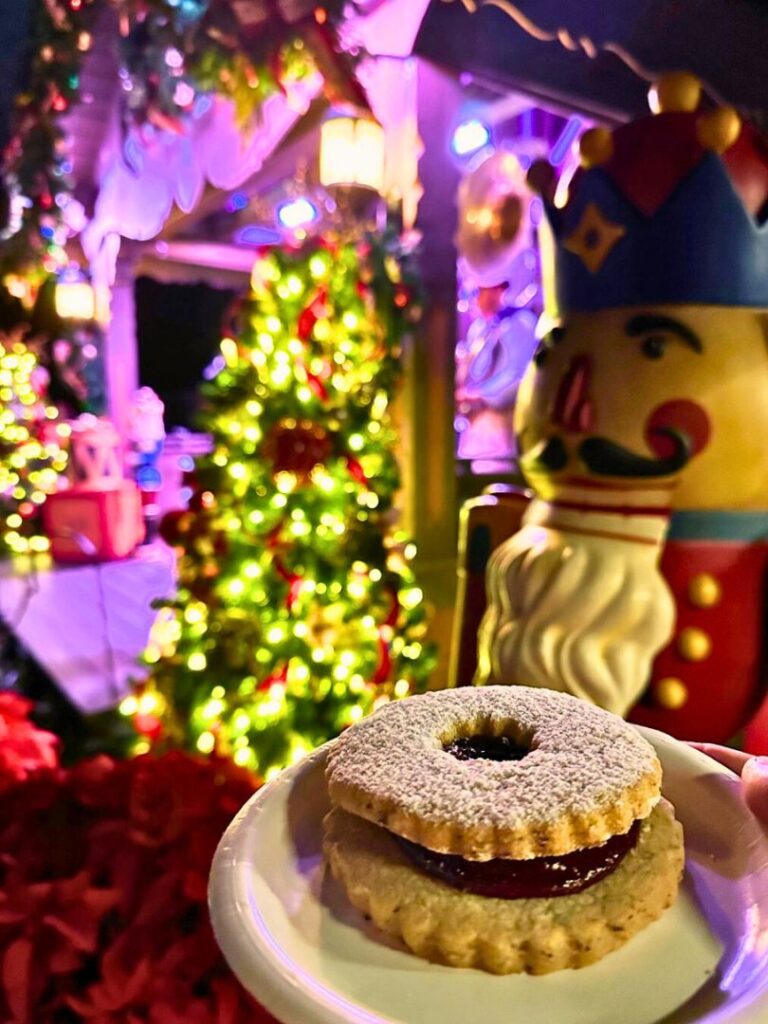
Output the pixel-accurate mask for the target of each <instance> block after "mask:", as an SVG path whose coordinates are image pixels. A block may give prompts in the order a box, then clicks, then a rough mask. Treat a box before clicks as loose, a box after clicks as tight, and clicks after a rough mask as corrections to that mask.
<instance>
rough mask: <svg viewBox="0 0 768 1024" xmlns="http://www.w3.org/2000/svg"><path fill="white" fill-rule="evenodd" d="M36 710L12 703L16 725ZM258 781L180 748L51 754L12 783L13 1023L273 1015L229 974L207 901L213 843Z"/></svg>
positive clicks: (260, 1019) (5, 919)
mask: <svg viewBox="0 0 768 1024" xmlns="http://www.w3.org/2000/svg"><path fill="white" fill-rule="evenodd" d="M27 713H28V706H27V705H26V702H22V703H21V704H14V702H13V701H12V702H10V703H9V704H8V705H6V715H5V719H6V722H7V721H8V720H11V719H12V720H14V722H15V723H16V724H17V725H20V726H22V727H23V728H27V727H29V723H28V722H27V720H26V714H27ZM46 749H49V748H46ZM54 749H55V748H54ZM257 785H258V780H257V779H256V778H254V777H253V776H252V775H250V774H249V773H248V772H247V771H245V770H244V769H241V768H238V767H237V766H235V765H233V764H232V763H231V762H230V761H228V760H226V759H222V758H203V757H196V756H191V755H187V754H183V753H180V752H176V753H171V754H166V755H164V756H162V757H155V756H151V755H147V756H144V757H140V758H136V759H135V760H132V761H126V762H115V761H113V760H111V759H110V758H106V757H100V758H94V759H92V760H90V761H87V762H84V763H83V764H81V765H78V766H77V767H76V768H73V769H69V770H64V769H54V768H52V767H51V766H50V761H45V760H44V761H43V767H42V768H41V769H40V770H39V771H34V772H33V773H32V774H30V775H28V776H26V777H25V778H24V779H23V780H22V781H20V782H18V783H16V784H13V785H11V784H10V783H6V788H5V789H4V790H3V789H0V1021H2V1024H53V1022H54V1021H57V1020H60V1019H61V1020H64V1019H67V1020H68V1019H70V1018H71V1017H72V1015H76V1016H77V1019H81V1020H83V1021H87V1022H88V1024H275V1022H274V1021H273V1018H272V1017H270V1016H269V1014H267V1013H266V1011H264V1010H262V1009H261V1008H260V1007H258V1006H257V1005H256V1004H255V1003H254V1002H253V1000H251V998H250V997H249V996H248V995H247V994H246V993H245V991H244V990H243V989H242V988H241V986H240V985H239V983H238V982H237V980H236V979H235V978H234V977H233V976H232V974H231V973H230V971H229V969H228V967H227V965H226V963H225V962H224V960H223V958H222V956H221V954H220V952H219V950H218V947H217V946H216V942H215V939H214V936H213V932H212V930H211V926H210V921H209V919H208V910H207V904H206V888H207V879H208V874H209V872H210V865H211V859H212V857H213V853H214V851H215V848H216V845H217V843H218V841H219V839H220V837H221V835H222V833H223V831H224V829H225V828H226V826H227V825H228V824H229V822H230V821H231V819H232V817H233V816H234V814H235V813H236V812H237V811H238V810H239V808H240V807H241V806H242V804H243V803H245V801H246V800H247V799H248V797H249V796H250V795H251V793H252V792H253V791H254V789H255V788H257Z"/></svg>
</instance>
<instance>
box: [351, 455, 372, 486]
mask: <svg viewBox="0 0 768 1024" xmlns="http://www.w3.org/2000/svg"><path fill="white" fill-rule="evenodd" d="M346 461H347V469H348V470H349V472H350V473H351V475H352V476H353V477H354V478H355V480H357V482H358V483H359V484H363V486H364V487H367V486H368V477H367V476H366V475H365V471H364V470H363V467H362V466H361V465H360V463H359V462H358V461H357V459H356V458H354V457H353V456H352V455H348V456H347V459H346Z"/></svg>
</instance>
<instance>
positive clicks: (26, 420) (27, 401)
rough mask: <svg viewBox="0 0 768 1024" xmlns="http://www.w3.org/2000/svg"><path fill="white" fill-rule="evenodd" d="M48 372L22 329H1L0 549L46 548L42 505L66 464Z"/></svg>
mask: <svg viewBox="0 0 768 1024" xmlns="http://www.w3.org/2000/svg"><path fill="white" fill-rule="evenodd" d="M47 384H48V373H47V371H46V370H45V369H44V367H42V366H41V365H40V364H39V362H38V359H37V356H36V355H35V353H34V351H33V350H32V349H31V348H29V347H28V346H27V345H26V344H25V343H24V342H23V341H22V339H21V335H20V334H15V335H10V336H9V335H0V554H2V553H3V552H4V551H5V552H6V553H11V554H24V553H26V552H29V551H32V552H41V551H47V550H48V539H47V538H46V537H44V536H42V534H41V532H40V507H41V505H42V504H43V502H44V501H45V497H46V495H47V494H50V493H51V491H54V490H55V489H56V487H57V485H58V481H59V476H60V475H61V473H63V472H64V470H65V469H66V465H67V454H66V451H65V450H64V449H62V448H61V447H60V446H59V443H58V440H57V436H58V435H57V431H61V430H64V431H66V429H67V428H66V426H65V425H64V424H60V425H59V426H58V427H56V425H55V424H54V422H53V421H55V420H56V419H57V417H58V412H57V410H56V409H55V408H54V407H53V406H52V405H49V404H48V403H47V402H46V401H45V392H46V388H47Z"/></svg>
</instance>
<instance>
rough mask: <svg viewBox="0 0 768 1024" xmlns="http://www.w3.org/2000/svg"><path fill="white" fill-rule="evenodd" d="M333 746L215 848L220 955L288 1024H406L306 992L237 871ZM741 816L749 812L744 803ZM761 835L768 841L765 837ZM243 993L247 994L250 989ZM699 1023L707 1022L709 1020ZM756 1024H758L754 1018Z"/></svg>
mask: <svg viewBox="0 0 768 1024" xmlns="http://www.w3.org/2000/svg"><path fill="white" fill-rule="evenodd" d="M630 724H633V723H630ZM633 728H635V729H637V730H638V731H639V732H640V733H641V734H642V735H643V736H644V737H645V738H646V739H648V740H649V742H651V743H652V744H653V746H654V747H655V748H657V747H659V746H662V747H669V748H672V749H673V750H674V749H678V750H679V749H681V750H682V751H684V753H685V755H686V760H688V761H689V763H691V764H692V766H694V765H695V766H698V768H699V769H700V770H706V771H707V772H708V773H710V774H711V773H713V772H714V773H715V774H719V775H723V776H725V777H726V778H729V779H731V780H737V779H738V775H737V774H736V773H735V772H733V771H731V769H729V768H727V767H726V766H725V765H722V764H720V762H718V761H716V760H714V759H713V758H712V757H710V756H709V755H708V754H705V753H703V752H702V751H700V750H697V749H696V748H695V747H692V746H690V745H688V744H687V743H685V742H684V741H682V740H677V739H675V738H674V737H672V736H670V735H668V734H667V733H664V732H661V731H660V730H658V729H652V728H650V727H647V726H641V725H634V724H633ZM335 742H336V740H330V741H329V742H327V743H325V744H323V745H322V746H321V747H318V748H317V749H316V750H314V751H312V752H311V753H310V754H308V755H307V756H306V757H304V758H302V759H301V760H300V761H299V762H297V763H296V764H294V765H291V766H290V767H288V768H286V769H285V770H284V771H282V772H281V773H280V774H279V775H278V776H277V777H276V778H274V779H272V780H271V781H270V782H268V783H266V784H265V785H263V786H262V787H261V788H260V789H259V790H258V791H257V792H256V793H254V794H253V796H251V797H250V798H249V799H248V801H247V802H246V803H245V804H244V805H243V806H242V807H241V808H240V810H239V811H238V813H237V814H236V815H235V817H234V818H233V820H232V822H231V823H230V824H229V826H228V827H227V829H226V831H225V832H224V835H223V836H222V838H221V840H220V842H219V844H218V847H217V849H216V852H215V854H214V858H213V862H212V865H211V872H210V876H209V885H208V906H209V912H210V917H211V924H212V926H213V930H214V934H215V936H216V941H217V943H218V945H219V948H220V949H221V951H222V953H223V955H224V957H225V959H226V961H227V963H228V964H229V966H230V967H231V969H232V971H233V972H234V974H235V975H236V976H237V977H238V979H240V978H241V977H242V976H243V975H245V976H248V975H253V973H254V970H255V972H256V973H257V974H258V976H259V998H258V1001H259V1002H261V1003H262V1004H263V1005H264V1006H265V1008H266V1009H267V1010H268V1011H269V1012H270V1013H272V1014H273V1015H274V1016H275V1017H276V1018H277V1019H278V1020H285V1021H290V1022H291V1024H402V1022H398V1021H396V1020H394V1019H393V1018H391V1017H388V1016H384V1015H382V1014H381V1013H378V1012H376V1013H372V1012H370V1011H368V1010H366V1009H365V1008H364V1007H361V1006H359V1004H354V1003H351V1002H350V1001H349V1000H348V999H347V997H346V996H344V995H342V994H341V993H337V992H334V991H333V990H332V989H329V988H328V987H327V986H326V985H324V984H323V983H322V982H321V981H319V980H318V979H317V978H315V977H314V976H312V975H311V974H309V973H308V972H305V971H303V970H302V971H301V973H302V974H303V975H304V977H305V978H306V980H307V981H308V982H309V983H310V985H311V988H310V989H307V988H306V987H305V986H304V985H303V984H302V981H301V980H300V979H298V978H297V971H296V966H297V965H296V962H295V960H294V959H293V958H290V957H289V956H288V955H287V954H285V953H284V952H283V951H282V950H281V948H280V947H279V946H278V944H277V943H276V942H274V941H273V942H272V943H271V944H270V942H269V941H268V940H267V937H266V933H267V932H268V929H267V927H266V920H265V918H264V917H263V915H262V914H261V912H260V911H259V909H258V908H257V907H254V906H252V905H250V903H249V899H248V893H247V891H246V890H247V880H246V873H245V872H242V871H238V870H237V867H238V866H242V864H243V863H245V859H244V858H243V857H242V855H241V854H238V853H237V852H236V847H237V839H238V838H239V836H240V833H241V832H242V831H243V830H244V829H248V828H249V827H251V826H252V825H253V823H254V822H255V821H256V819H257V818H258V817H259V815H260V814H261V813H262V810H263V806H264V805H265V804H266V803H267V802H268V801H270V800H272V799H273V798H274V795H275V794H276V793H277V792H278V790H282V789H286V788H287V789H291V788H292V787H293V786H294V785H295V783H296V780H297V779H298V778H299V777H301V776H302V775H304V774H305V773H308V772H309V771H311V770H312V769H313V768H316V767H317V762H320V761H324V760H325V759H326V758H327V756H328V752H329V750H330V749H331V747H332V746H333V745H334V743H335ZM742 803H743V799H742ZM744 809H745V811H747V813H751V812H749V809H748V808H747V807H746V804H744ZM763 831H764V832H765V834H766V839H767V840H768V830H765V829H764V830H763ZM226 908H229V909H226ZM243 913H247V915H248V916H249V917H251V918H252V919H255V920H256V921H258V922H261V924H262V925H263V927H261V928H258V927H250V928H247V929H245V930H244V931H245V934H247V937H248V942H247V945H248V946H249V947H250V948H249V949H248V950H247V951H246V949H245V948H244V946H245V945H246V944H244V943H242V942H241V943H238V942H235V941H233V940H232V938H231V937H230V932H229V930H228V929H227V923H228V921H229V920H230V919H232V918H235V917H239V916H241V915H242V914H243ZM241 984H243V983H242V982H241ZM243 987H245V988H246V990H248V989H247V986H245V985H244V986H243ZM262 993H263V995H262ZM758 998H759V1000H760V1001H759V1003H757V1004H756V1003H754V1002H752V1001H750V1003H749V1004H747V1005H746V1006H740V1005H739V1003H738V1002H737V1004H736V1005H734V1006H733V1011H734V1014H735V1016H731V1014H728V1016H727V1017H724V1018H721V1017H720V1016H719V1015H718V1017H717V1020H718V1021H720V1020H723V1021H733V1024H739V1022H741V1021H745V1022H746V1018H743V1017H742V1013H743V1011H745V1010H747V1011H748V1010H749V1009H750V1008H754V1009H757V1010H760V1009H762V1008H763V1007H766V1017H765V1020H766V1021H767V1022H768V1003H766V1002H764V996H763V995H762V994H760V995H759V996H758ZM726 1009H727V1008H726ZM699 1019H701V1020H703V1021H704V1022H706V1020H707V1019H708V1018H699ZM752 1024H759V1021H758V1020H757V1018H753V1020H752Z"/></svg>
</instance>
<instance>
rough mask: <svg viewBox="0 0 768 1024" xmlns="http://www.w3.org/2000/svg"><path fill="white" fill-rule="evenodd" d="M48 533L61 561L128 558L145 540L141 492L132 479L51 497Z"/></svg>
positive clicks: (45, 512)
mask: <svg viewBox="0 0 768 1024" xmlns="http://www.w3.org/2000/svg"><path fill="white" fill-rule="evenodd" d="M43 521H44V524H45V532H46V534H47V535H48V537H49V538H50V541H51V554H52V555H53V558H54V559H55V560H56V561H57V562H64V563H69V564H77V563H83V562H108V561H111V560H112V559H115V558H125V557H126V556H127V555H130V554H131V553H132V552H133V551H134V549H135V548H136V546H137V545H138V544H140V543H141V542H142V540H143V539H144V522H143V517H142V510H141V494H140V492H139V489H138V487H137V486H136V484H135V483H134V482H133V481H132V480H121V481H119V482H118V483H116V484H115V485H113V486H112V487H111V488H109V489H108V490H107V489H95V488H93V489H90V488H71V489H70V490H67V491H59V492H58V493H57V494H51V495H49V496H48V498H47V500H46V502H45V505H44V506H43Z"/></svg>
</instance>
